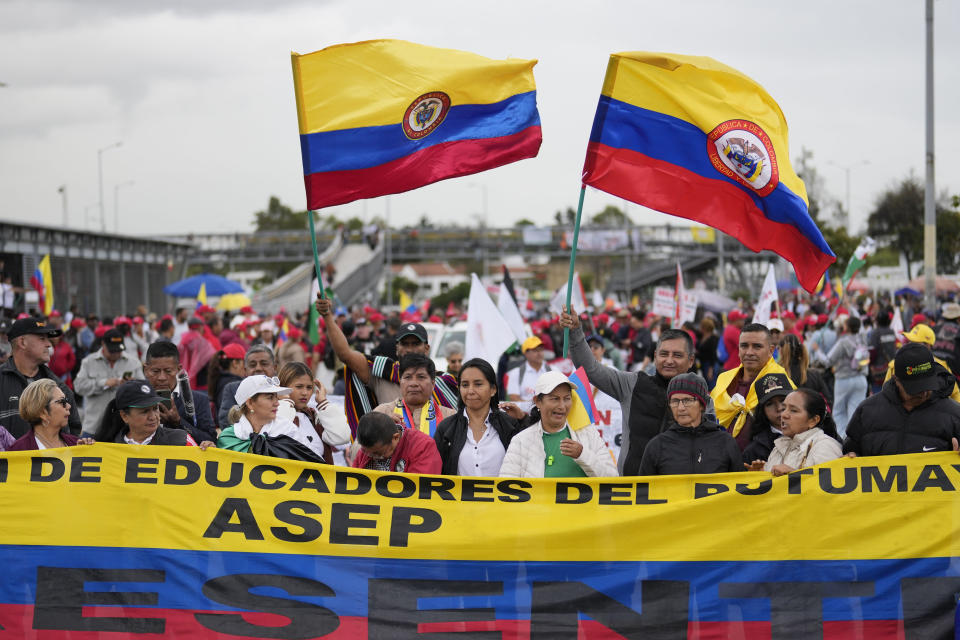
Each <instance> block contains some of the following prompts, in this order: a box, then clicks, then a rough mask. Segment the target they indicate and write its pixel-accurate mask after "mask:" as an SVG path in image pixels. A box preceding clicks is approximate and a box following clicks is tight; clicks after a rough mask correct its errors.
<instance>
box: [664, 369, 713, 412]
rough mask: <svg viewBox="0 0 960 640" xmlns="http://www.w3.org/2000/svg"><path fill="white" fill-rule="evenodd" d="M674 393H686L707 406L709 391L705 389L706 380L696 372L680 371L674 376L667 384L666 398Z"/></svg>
mask: <svg viewBox="0 0 960 640" xmlns="http://www.w3.org/2000/svg"><path fill="white" fill-rule="evenodd" d="M675 393H686V394H688V395H691V396H693V397H694V398H696V399H697V400H699V401H700V404H701V405H703V406H704V407H706V406H707V402H708V400H707V399H708V398H709V397H710V391H709V389H707V382H706V381H705V380H704V379H703V378H701V377H700V376H699V375H697V374H696V373H681V374H680V375H678V376H674V377H673V378H672V379H671V380H670V384H668V385H667V400H669V399H670V397H671V396H673V395H674V394H675Z"/></svg>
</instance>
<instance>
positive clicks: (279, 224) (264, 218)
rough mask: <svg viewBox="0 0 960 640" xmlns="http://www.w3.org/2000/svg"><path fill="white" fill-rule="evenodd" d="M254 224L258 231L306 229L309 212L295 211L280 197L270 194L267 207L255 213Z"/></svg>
mask: <svg viewBox="0 0 960 640" xmlns="http://www.w3.org/2000/svg"><path fill="white" fill-rule="evenodd" d="M254 225H255V226H256V230H257V231H289V230H306V228H307V212H306V211H294V210H293V209H291V208H290V207H288V206H287V205H285V204H283V203H281V202H280V198H278V197H276V196H270V202H269V203H267V208H266V209H265V210H263V211H257V212H256V213H255V214H254Z"/></svg>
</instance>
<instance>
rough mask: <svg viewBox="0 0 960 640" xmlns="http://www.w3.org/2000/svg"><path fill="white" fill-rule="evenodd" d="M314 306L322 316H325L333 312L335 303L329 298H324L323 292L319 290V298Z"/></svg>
mask: <svg viewBox="0 0 960 640" xmlns="http://www.w3.org/2000/svg"><path fill="white" fill-rule="evenodd" d="M313 306H314V307H315V308H316V310H317V313H319V314H320V317H321V318H325V317H327V316H329V315H330V314H332V313H333V303H332V302H330V300H328V299H327V298H324V297H323V294H322V293H320V292H319V291H317V300H316V302H314V303H313Z"/></svg>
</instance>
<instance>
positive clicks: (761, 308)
mask: <svg viewBox="0 0 960 640" xmlns="http://www.w3.org/2000/svg"><path fill="white" fill-rule="evenodd" d="M776 301H777V276H776V275H775V274H774V273H773V263H772V262H771V263H770V268H769V269H768V270H767V277H766V278H764V279H763V289H761V290H760V300H759V302H757V306H756V307H755V309H754V312H753V321H754V322H759V323H760V324H762V325H766V324H767V323H768V322H770V305H772V304H773V303H774V302H776Z"/></svg>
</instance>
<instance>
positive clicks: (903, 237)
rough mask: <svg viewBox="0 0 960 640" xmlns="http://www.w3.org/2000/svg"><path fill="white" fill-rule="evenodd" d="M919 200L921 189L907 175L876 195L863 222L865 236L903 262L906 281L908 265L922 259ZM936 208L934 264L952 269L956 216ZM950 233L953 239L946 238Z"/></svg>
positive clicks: (943, 209) (955, 257)
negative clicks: (889, 248) (890, 249)
mask: <svg viewBox="0 0 960 640" xmlns="http://www.w3.org/2000/svg"><path fill="white" fill-rule="evenodd" d="M923 199H924V186H923V184H922V183H921V182H920V180H919V179H918V178H917V177H916V176H914V175H913V174H912V173H911V175H910V176H908V177H907V178H904V179H903V180H902V181H901V182H900V184H899V185H898V186H897V187H896V188H894V189H888V190H887V191H885V192H883V193H882V194H881V195H880V197H879V198H878V199H877V205H876V207H875V208H874V210H873V211H872V212H871V213H870V217H869V218H868V219H867V232H868V233H869V234H870V235H872V236H874V237H875V238H877V240H884V241H886V243H887V244H889V245H890V246H892V247H895V248H896V249H897V251H898V252H899V253H900V254H901V255H902V256H903V257H904V258H905V259H906V261H907V278H908V279H910V278H912V277H913V273H912V269H911V266H910V264H911V263H912V262H917V261H918V260H920V259H922V258H923ZM941 199H944V198H941ZM936 208H937V238H938V243H937V244H938V246H937V263H938V264H941V263H942V264H944V265H948V264H949V265H953V264H955V263H956V260H957V256H956V245H957V241H956V230H957V229H958V228H960V227H958V226H957V225H958V224H960V222H958V221H957V220H956V215H957V214H956V212H953V211H950V210H948V209H947V208H946V207H945V206H943V205H942V204H939V203H938V204H937V207H936ZM951 214H953V215H951ZM941 225H943V226H942V227H941ZM950 232H953V234H954V235H952V236H951V235H948V233H950ZM941 238H942V239H943V240H942V241H940V239H941ZM951 251H952V253H951Z"/></svg>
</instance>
